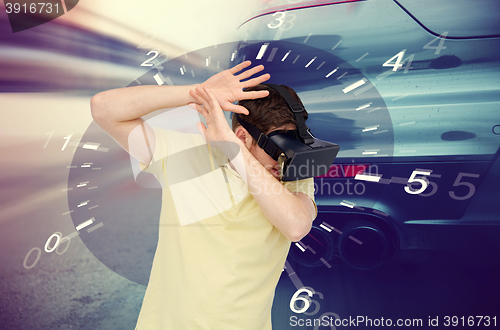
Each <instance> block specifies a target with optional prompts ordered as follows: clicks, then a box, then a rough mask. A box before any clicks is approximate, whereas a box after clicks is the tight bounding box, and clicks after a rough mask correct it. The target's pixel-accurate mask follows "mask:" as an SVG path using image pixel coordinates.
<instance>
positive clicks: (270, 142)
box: [234, 84, 340, 181]
mask: <svg viewBox="0 0 500 330" xmlns="http://www.w3.org/2000/svg"><path fill="white" fill-rule="evenodd" d="M264 85H266V86H268V87H270V88H272V89H274V90H275V91H276V92H278V93H279V94H280V95H281V96H282V97H283V99H284V100H285V101H286V103H287V104H288V108H289V109H290V111H292V113H293V114H294V116H295V121H296V122H297V129H295V130H289V131H283V130H276V131H273V132H271V133H269V134H267V135H266V134H264V133H263V132H262V131H261V130H260V129H258V128H257V127H256V126H255V125H253V124H250V123H248V122H246V121H245V120H244V119H243V118H242V117H241V116H240V115H239V114H236V113H235V114H234V115H235V116H236V119H237V120H238V122H239V123H240V124H241V126H243V127H244V128H245V129H246V130H247V131H248V133H249V134H250V135H251V136H252V137H253V138H254V139H255V140H256V141H257V145H258V146H259V147H260V148H262V149H263V150H264V151H265V152H266V153H267V154H268V155H269V156H271V158H273V159H274V160H276V161H277V162H278V163H279V165H280V169H281V170H280V176H281V178H280V179H281V181H294V180H302V179H307V178H311V177H315V176H321V175H324V174H326V173H327V172H328V170H329V169H330V166H331V165H332V163H333V161H334V160H335V157H337V153H338V152H339V149H340V147H339V146H338V145H337V144H335V143H331V142H327V141H323V140H319V139H317V138H315V137H314V135H312V133H311V131H310V129H309V128H308V127H307V126H306V123H305V119H304V115H303V111H304V110H305V109H304V107H303V106H302V105H301V104H300V103H298V102H297V101H296V100H295V99H294V98H293V96H292V95H291V94H290V93H289V92H288V91H287V90H286V89H285V88H284V87H283V86H281V85H275V84H264Z"/></svg>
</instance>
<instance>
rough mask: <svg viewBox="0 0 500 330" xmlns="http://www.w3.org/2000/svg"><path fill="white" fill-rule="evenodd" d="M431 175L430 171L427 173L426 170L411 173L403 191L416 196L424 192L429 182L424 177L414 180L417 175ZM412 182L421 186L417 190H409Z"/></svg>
mask: <svg viewBox="0 0 500 330" xmlns="http://www.w3.org/2000/svg"><path fill="white" fill-rule="evenodd" d="M431 173H432V171H428V170H425V171H422V170H415V171H413V173H412V174H411V175H410V178H409V179H408V185H407V186H406V187H405V191H406V192H407V193H409V194H412V195H418V194H420V193H422V192H424V191H425V189H427V187H428V186H429V180H427V178H426V177H425V176H423V177H420V178H416V176H417V175H431ZM413 182H418V183H420V184H421V185H422V186H421V187H420V188H419V189H417V190H414V189H412V188H411V184H412V183H413Z"/></svg>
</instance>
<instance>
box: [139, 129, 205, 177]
mask: <svg viewBox="0 0 500 330" xmlns="http://www.w3.org/2000/svg"><path fill="white" fill-rule="evenodd" d="M153 131H154V134H155V150H154V152H153V158H152V159H151V162H150V163H149V164H143V163H140V168H141V171H143V172H147V173H152V174H154V175H155V176H156V178H157V179H158V180H160V178H161V177H162V176H163V175H164V173H165V171H164V168H165V161H166V159H167V157H168V156H170V155H173V154H175V153H178V152H181V151H184V150H187V149H189V148H192V147H195V146H200V145H203V144H206V142H205V141H204V140H203V137H202V136H201V135H200V134H187V133H182V132H177V131H172V130H166V129H163V128H159V127H153Z"/></svg>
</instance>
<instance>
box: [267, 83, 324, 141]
mask: <svg viewBox="0 0 500 330" xmlns="http://www.w3.org/2000/svg"><path fill="white" fill-rule="evenodd" d="M263 85H265V86H268V87H270V88H272V89H274V90H275V91H276V92H278V93H279V94H280V95H281V96H282V97H283V99H284V100H285V102H286V103H287V104H288V107H289V108H290V110H291V111H292V112H293V115H294V116H295V121H296V122H297V130H298V131H299V135H300V138H301V139H302V141H304V143H305V144H312V143H314V138H313V136H312V135H311V133H310V132H309V128H308V127H307V126H306V121H305V119H304V115H303V112H304V110H305V109H304V107H303V106H302V105H300V103H298V102H297V101H295V99H294V98H293V96H292V95H291V94H290V93H289V92H288V91H287V90H286V89H285V87H283V86H281V85H275V84H263Z"/></svg>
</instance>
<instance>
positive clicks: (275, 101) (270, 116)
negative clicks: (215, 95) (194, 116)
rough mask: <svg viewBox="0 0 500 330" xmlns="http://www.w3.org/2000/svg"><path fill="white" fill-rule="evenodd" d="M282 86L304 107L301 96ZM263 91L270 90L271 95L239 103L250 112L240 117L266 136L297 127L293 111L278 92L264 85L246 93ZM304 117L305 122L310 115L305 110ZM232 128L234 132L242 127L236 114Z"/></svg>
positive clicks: (249, 89) (250, 88)
mask: <svg viewBox="0 0 500 330" xmlns="http://www.w3.org/2000/svg"><path fill="white" fill-rule="evenodd" d="M281 86H283V87H284V88H285V89H286V90H287V91H288V92H289V93H290V94H291V95H292V97H293V98H294V99H295V100H296V101H297V102H298V103H300V104H301V105H302V106H304V105H303V104H302V101H301V100H300V98H299V96H298V95H297V93H295V91H294V90H293V89H292V88H290V87H288V86H285V85H281ZM261 90H268V91H269V95H268V96H266V97H263V98H260V99H255V100H241V101H239V102H238V105H241V106H242V107H245V108H246V109H247V110H248V112H249V114H248V115H242V114H239V116H241V118H242V119H243V120H245V121H246V122H248V123H250V124H253V125H255V126H257V128H258V129H260V130H261V131H262V132H263V133H265V134H267V133H269V132H270V131H271V130H273V129H276V128H278V127H281V126H284V125H287V124H291V125H294V126H295V127H297V122H296V120H295V117H294V115H293V113H292V111H291V110H290V108H289V107H288V105H287V103H286V101H285V99H284V98H283V97H282V96H281V95H280V94H279V93H278V92H277V91H275V90H274V89H272V88H270V87H268V86H266V85H262V84H261V85H256V86H253V87H249V88H246V89H245V91H261ZM303 115H304V120H307V117H308V113H307V111H306V110H305V109H304V111H303ZM232 126H233V131H234V130H236V128H238V126H241V125H240V123H239V122H238V120H237V119H236V116H235V114H233V119H232ZM253 143H254V144H255V143H257V141H255V140H254V141H253Z"/></svg>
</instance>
